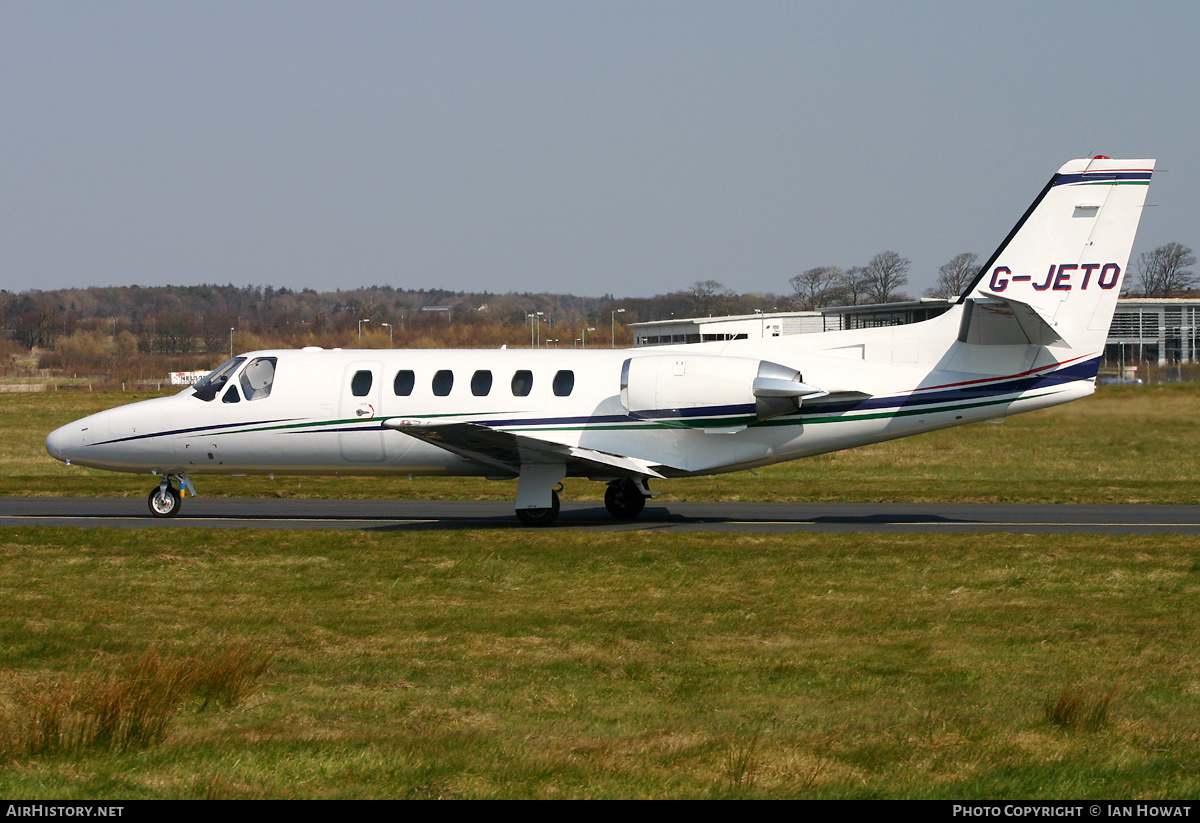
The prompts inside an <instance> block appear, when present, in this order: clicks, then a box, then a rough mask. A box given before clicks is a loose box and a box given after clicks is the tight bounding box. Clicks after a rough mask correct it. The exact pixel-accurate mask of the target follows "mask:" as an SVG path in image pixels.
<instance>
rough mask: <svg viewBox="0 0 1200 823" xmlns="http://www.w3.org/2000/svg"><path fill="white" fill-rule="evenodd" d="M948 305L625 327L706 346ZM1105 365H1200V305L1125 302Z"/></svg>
mask: <svg viewBox="0 0 1200 823" xmlns="http://www.w3.org/2000/svg"><path fill="white" fill-rule="evenodd" d="M951 305H953V301H950V300H945V299H942V298H930V297H927V298H923V299H921V300H910V301H908V302H904V303H875V304H871V305H866V306H833V307H830V308H827V309H820V310H818V311H791V312H761V313H757V312H756V313H755V314H740V315H733V316H730V317H688V318H679V319H672V320H654V321H650V322H646V323H630V324H629V328H631V329H632V330H633V334H634V337H633V340H634V345H635V346H665V345H670V344H673V343H701V342H708V341H711V340H745V339H747V338H752V337H780V336H782V335H787V334H814V333H820V332H826V331H841V330H843V329H867V328H875V327H879V326H902V325H906V324H908V323H917V322H920V321H922V320H929V319H930V318H933V317H937V316H938V315H939V314H942V313H944V312H945V311H946V310H948V309H949V308H950V306H951ZM1104 356H1105V361H1106V364H1107V365H1110V366H1116V365H1124V364H1126V363H1139V362H1145V363H1155V364H1157V365H1159V366H1167V365H1173V364H1176V363H1198V362H1200V299H1197V298H1161V297H1125V298H1121V299H1120V300H1119V301H1118V302H1117V310H1116V314H1114V315H1113V322H1112V326H1111V327H1110V328H1109V332H1108V344H1107V346H1106V347H1105V352H1104Z"/></svg>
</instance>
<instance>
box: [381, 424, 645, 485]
mask: <svg viewBox="0 0 1200 823" xmlns="http://www.w3.org/2000/svg"><path fill="white" fill-rule="evenodd" d="M383 426H384V428H388V429H395V430H396V431H399V432H403V433H404V434H407V435H409V436H410V437H415V438H417V439H418V440H421V441H424V442H425V443H429V444H430V445H433V446H437V447H439V448H442V449H445V450H446V451H448V452H451V453H453V454H457V455H458V456H459V457H463V458H466V459H467V460H471V461H473V462H475V463H480V464H482V465H484V466H489V467H491V468H497V469H501V470H502V471H504V472H506V473H511V474H512V475H514V476H516V475H518V474H520V472H521V464H522V463H534V462H536V463H565V464H566V465H567V467H568V469H573V471H570V472H569V473H570V474H575V475H586V476H603V475H611V474H614V473H615V474H618V475H620V476H622V477H635V476H636V477H663V475H662V474H660V473H659V472H658V470H657V467H656V465H654V464H651V463H648V462H646V461H645V460H639V459H637V458H635V457H624V456H622V455H617V454H609V453H608V452H602V451H597V450H595V449H585V448H581V447H579V446H568V445H566V444H563V443H555V442H553V441H550V440H542V439H540V438H537V437H531V436H529V435H527V434H514V433H512V432H507V431H503V430H500V429H494V428H491V427H490V426H483V425H480V424H478V423H428V424H426V423H420V422H414V421H408V420H400V419H397V418H393V419H391V420H385V421H384V422H383Z"/></svg>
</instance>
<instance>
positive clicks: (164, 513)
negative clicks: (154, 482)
mask: <svg viewBox="0 0 1200 823" xmlns="http://www.w3.org/2000/svg"><path fill="white" fill-rule="evenodd" d="M172 480H175V481H176V482H178V484H179V488H176V487H175V486H174V485H173V484H172V482H171V481H172ZM181 489H182V491H181ZM185 493H186V494H190V495H191V496H193V497H195V496H196V490H195V488H194V487H193V486H192V482H191V481H190V480H188V479H187V477H184V476H180V475H173V474H164V475H163V478H162V482H161V483H159V484H158V488H157V489H155V490H154V491H152V492H150V496H149V497H148V498H146V503H147V505H148V506H149V507H150V513H151V514H152V515H154V516H155V517H174V516H175V515H177V514H179V509H180V508H182V507H183V495H184V494H185Z"/></svg>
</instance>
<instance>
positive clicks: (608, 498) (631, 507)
mask: <svg viewBox="0 0 1200 823" xmlns="http://www.w3.org/2000/svg"><path fill="white" fill-rule="evenodd" d="M642 483H643V485H644V484H645V481H642ZM604 508H606V509H608V513H609V514H611V515H612V516H613V517H615V518H617V519H618V520H632V519H633V518H635V517H637V516H638V515H639V514H641V513H642V509H644V508H646V495H645V494H643V493H642V489H641V487H640V486H639V485H638V483H637V482H635V481H633V480H630V479H629V478H628V477H622V478H621V479H620V480H613V481H612V482H611V483H609V484H608V488H607V489H606V490H605V491H604Z"/></svg>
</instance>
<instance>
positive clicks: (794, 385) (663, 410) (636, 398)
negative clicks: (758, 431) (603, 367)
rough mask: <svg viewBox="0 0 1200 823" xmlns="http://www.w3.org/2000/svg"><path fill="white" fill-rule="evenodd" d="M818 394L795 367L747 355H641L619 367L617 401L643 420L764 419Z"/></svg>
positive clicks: (791, 409)
mask: <svg viewBox="0 0 1200 823" xmlns="http://www.w3.org/2000/svg"><path fill="white" fill-rule="evenodd" d="M824 394H827V392H825V391H824V390H822V389H819V388H817V387H816V386H810V385H807V384H806V383H804V382H803V380H802V379H801V376H800V373H799V372H798V371H796V370H795V369H792V368H789V367H787V366H781V365H780V364H778V363H772V362H770V361H768V360H756V359H754V358H750V357H722V356H719V355H711V354H700V355H688V354H661V355H647V356H645V357H631V358H629V359H628V360H626V361H625V364H624V365H623V366H622V367H621V403H622V404H623V405H624V406H625V410H626V411H628V412H629V413H630V414H631V415H633V416H634V417H640V418H643V419H647V420H663V419H678V418H686V417H691V416H701V415H704V416H707V415H746V414H753V415H754V416H755V417H756V418H757V419H759V420H766V419H768V418H771V417H778V416H779V415H781V414H788V413H789V412H794V411H796V410H797V409H799V408H800V401H801V399H802V398H805V397H817V396H821V395H824Z"/></svg>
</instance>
